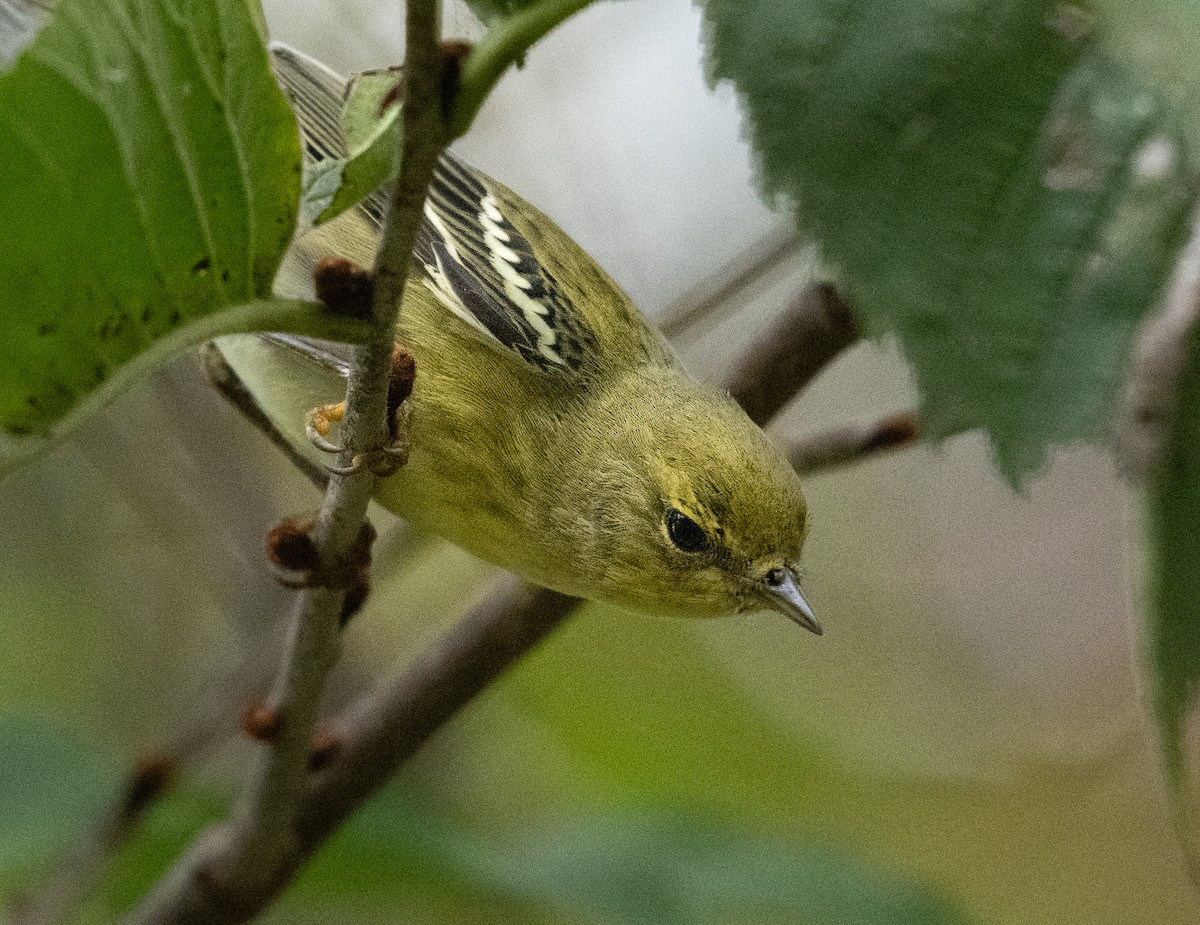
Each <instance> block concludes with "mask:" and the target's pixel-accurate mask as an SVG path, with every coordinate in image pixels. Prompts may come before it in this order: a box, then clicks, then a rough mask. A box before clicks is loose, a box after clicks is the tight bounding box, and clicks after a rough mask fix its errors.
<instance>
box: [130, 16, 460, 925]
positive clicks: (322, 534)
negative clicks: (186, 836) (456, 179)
mask: <svg viewBox="0 0 1200 925" xmlns="http://www.w3.org/2000/svg"><path fill="white" fill-rule="evenodd" d="M439 22H440V10H439V8H438V4H437V2H436V0H409V3H408V4H407V6H406V36H407V39H406V54H405V65H406V67H405V70H406V74H405V77H406V81H405V82H406V88H405V105H404V110H403V119H404V132H403V139H404V140H403V153H402V163H401V171H400V176H399V178H398V180H397V182H396V185H395V188H394V190H393V193H392V200H391V205H390V209H389V211H388V217H387V221H386V223H385V225H384V229H383V233H382V238H381V241H380V248H379V251H378V254H377V256H376V262H375V267H374V272H373V278H374V293H373V300H372V306H371V329H372V330H371V336H370V337H369V339H368V340H367V341H366V342H365V343H364V344H363V345H362V346H360V347H357V348H355V351H354V362H353V364H352V367H351V372H350V380H349V386H348V389H347V397H346V415H345V418H344V420H343V423H342V438H343V441H344V445H345V450H344V451H343V453H342V454H341V455H340V458H339V460H338V462H339V468H342V469H344V470H347V471H346V474H334V475H333V477H332V478H331V479H330V482H329V487H328V489H327V491H326V494H325V500H324V503H323V504H322V506H321V510H320V512H319V513H318V515H317V520H316V524H315V526H314V528H313V533H312V536H313V541H314V543H315V546H316V550H317V561H318V563H319V567H318V571H319V572H320V574H321V575H322V576H324V577H325V580H324V581H322V582H320V583H318V584H316V586H314V587H311V588H309V589H307V590H305V591H304V592H303V593H302V594H301V595H300V599H299V601H298V602H297V608H296V614H295V617H294V620H293V623H292V629H291V632H290V634H289V638H288V644H287V648H286V650H285V652H284V656H283V665H282V670H281V672H280V677H279V680H278V682H277V686H276V690H275V692H274V694H273V696H272V700H271V702H270V705H269V706H270V709H272V710H274V711H275V713H276V716H277V718H278V723H277V726H276V728H275V730H274V732H273V735H272V737H271V741H270V744H269V747H268V748H266V749H264V752H263V754H262V755H261V756H260V761H259V762H258V765H257V767H256V768H255V771H254V773H253V775H252V779H251V783H250V787H249V789H248V791H247V793H246V795H245V797H244V798H243V800H242V801H241V802H240V803H239V804H238V806H237V807H236V808H235V811H234V813H233V814H232V815H231V817H230V819H229V820H228V821H227V822H226V823H225V824H224V825H222V826H219V827H217V828H213V829H210V830H208V831H206V832H204V833H202V834H201V836H200V837H199V838H197V839H196V841H195V842H194V843H193V844H192V846H191V847H190V848H189V850H188V851H187V852H186V853H185V854H184V856H183V857H182V858H181V859H180V860H179V862H178V863H177V864H176V865H175V867H174V868H173V870H172V871H170V872H169V873H168V874H167V876H166V877H164V878H163V879H162V880H161V881H160V882H159V884H157V885H156V887H155V888H154V889H153V890H152V891H151V892H150V894H149V895H148V896H147V897H146V898H145V899H144V900H143V902H142V903H141V905H140V906H139V907H138V908H137V909H135V910H134V912H133V913H132V915H131V916H130V917H129V922H130V923H151V922H153V923H156V925H163V923H185V922H206V923H217V922H235V921H244V920H245V918H247V917H248V916H249V915H251V914H253V911H254V910H257V909H260V908H262V907H263V906H264V905H265V904H266V902H268V901H269V900H270V898H271V897H273V896H274V895H275V894H276V893H277V892H278V890H279V889H280V888H281V887H282V885H283V884H284V883H285V882H286V881H287V878H288V877H289V876H290V874H291V872H292V870H294V867H295V864H294V858H295V856H296V851H297V841H296V834H297V833H296V812H297V807H298V804H299V800H300V797H301V795H302V793H303V791H304V790H305V787H306V782H307V778H308V774H309V758H310V753H311V743H312V735H313V729H314V728H315V725H316V721H317V718H318V714H319V708H320V701H321V696H322V692H323V690H324V686H325V679H326V677H327V676H328V673H329V670H330V669H331V668H332V666H333V663H334V661H335V660H336V657H337V650H338V635H339V624H340V618H341V614H342V609H343V603H344V600H345V597H346V588H345V587H344V586H343V585H342V584H341V583H338V582H334V581H331V580H329V576H332V575H336V574H338V573H344V572H347V571H349V570H351V569H353V568H354V567H355V566H356V564H357V563H356V562H355V561H354V560H355V557H361V556H362V554H363V553H362V544H361V542H360V537H361V536H362V531H363V530H364V527H365V525H366V511H367V504H368V502H369V500H370V497H371V493H372V491H373V490H374V488H375V484H376V481H377V475H376V474H375V472H374V471H373V465H372V464H371V462H372V460H373V459H375V458H377V457H378V455H379V454H380V452H381V451H382V450H383V449H384V448H385V447H386V446H387V445H388V443H389V442H390V435H389V426H388V425H389V422H388V420H387V385H388V373H389V370H390V367H391V362H392V350H393V332H394V330H395V328H396V323H397V317H398V313H399V310H400V305H401V302H402V298H403V293H404V287H405V284H406V282H407V280H408V278H409V269H410V263H411V260H412V253H413V245H414V242H415V240H416V235H417V230H418V228H419V225H420V222H421V217H422V209H423V206H424V203H425V197H426V191H427V189H428V187H429V182H430V180H431V178H432V176H433V170H434V167H435V165H436V163H437V158H438V156H439V155H440V153H441V151H442V149H443V148H444V147H445V139H446V131H445V125H444V119H443V113H442V65H441V51H440V45H439V33H438V29H439Z"/></svg>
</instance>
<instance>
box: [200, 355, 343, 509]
mask: <svg viewBox="0 0 1200 925" xmlns="http://www.w3.org/2000/svg"><path fill="white" fill-rule="evenodd" d="M200 359H201V362H202V363H203V364H204V372H205V374H206V375H207V376H208V381H209V382H210V383H211V384H212V387H213V388H214V389H216V390H217V392H218V393H220V395H221V397H222V398H224V399H225V400H226V401H227V402H229V404H231V405H233V407H234V408H236V409H237V410H238V411H239V412H241V415H242V417H244V418H245V419H246V420H247V421H249V422H250V423H251V424H253V425H254V427H255V428H256V429H257V430H258V432H259V433H261V434H263V436H265V437H266V438H267V439H268V440H270V441H271V443H272V444H273V445H274V446H275V447H276V448H277V449H278V450H279V451H280V452H281V453H283V455H284V456H285V457H286V458H287V460H288V462H290V463H291V464H292V465H293V466H295V467H296V468H297V469H299V470H300V472H302V473H303V474H304V475H305V476H307V477H308V480H309V481H310V482H312V483H313V485H315V486H316V487H317V488H318V489H320V490H321V491H324V490H325V489H326V488H327V487H328V485H329V471H328V470H327V469H324V468H323V467H321V466H319V465H317V464H316V463H315V462H313V461H312V460H311V459H309V458H308V457H307V456H305V455H304V454H303V453H302V452H300V450H298V449H297V448H296V445H295V444H294V443H292V441H291V440H289V439H288V438H287V437H285V436H284V434H283V432H282V431H281V430H280V429H279V428H278V427H276V426H275V425H274V423H272V421H271V418H270V417H269V416H268V415H267V413H266V412H265V411H263V409H262V406H261V405H260V404H259V403H258V399H256V398H255V397H254V395H253V394H252V393H251V392H250V390H249V389H248V388H246V383H244V382H243V381H242V379H241V377H240V376H239V375H238V374H237V373H236V372H234V370H233V367H232V366H230V365H229V362H228V361H227V360H226V359H225V355H224V354H222V353H221V351H220V349H219V348H218V347H217V345H216V343H215V342H213V341H209V342H208V343H207V344H205V345H204V346H203V347H201V348H200Z"/></svg>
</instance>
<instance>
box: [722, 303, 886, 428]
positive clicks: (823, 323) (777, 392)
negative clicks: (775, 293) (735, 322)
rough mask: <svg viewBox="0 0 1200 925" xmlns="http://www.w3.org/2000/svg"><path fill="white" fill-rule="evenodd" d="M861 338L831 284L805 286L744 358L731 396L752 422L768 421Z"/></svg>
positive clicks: (734, 376) (855, 322) (732, 380)
mask: <svg viewBox="0 0 1200 925" xmlns="http://www.w3.org/2000/svg"><path fill="white" fill-rule="evenodd" d="M861 336H862V329H861V328H860V326H859V323H858V319H857V318H856V317H855V315H854V312H853V311H851V309H850V306H849V305H847V304H846V302H845V300H844V299H843V298H842V297H841V295H840V294H839V293H838V291H837V290H836V289H835V288H834V287H833V286H832V285H831V284H829V283H815V284H813V285H811V286H807V287H806V288H805V289H804V290H803V291H802V292H801V293H800V295H799V296H798V297H797V299H796V300H795V301H794V302H793V303H792V304H791V305H789V306H788V308H787V309H786V310H785V311H783V312H781V313H780V315H779V316H778V317H777V318H775V319H774V321H773V322H772V323H771V325H770V326H769V327H768V328H767V330H765V331H764V332H763V333H762V334H761V335H760V336H759V337H758V339H757V340H756V341H755V342H754V343H753V344H751V345H750V347H749V348H748V349H747V350H746V351H745V353H744V354H743V355H742V357H741V359H740V360H739V362H738V363H737V365H736V366H735V367H734V369H733V373H732V375H731V376H730V381H729V383H728V388H729V394H730V395H732V396H733V397H734V399H735V400H736V401H737V402H738V404H740V405H741V406H742V407H743V408H745V409H746V413H747V414H748V415H750V417H751V418H752V419H753V420H755V421H757V422H759V423H762V422H765V421H769V420H770V419H771V418H773V417H774V416H775V415H776V414H777V413H778V412H779V410H780V409H781V408H782V407H783V406H784V405H785V404H787V403H788V402H789V401H790V400H791V399H792V396H794V395H795V394H796V393H797V392H799V391H800V390H801V389H803V388H804V387H805V386H806V385H807V384H808V383H809V382H811V381H812V380H813V379H814V378H815V377H816V375H817V373H819V372H820V371H821V370H822V369H824V368H825V366H826V364H828V363H829V362H830V361H831V360H832V359H833V358H834V357H835V356H837V355H838V354H839V353H841V352H842V351H843V350H845V349H846V348H847V347H849V346H850V345H851V344H853V343H854V342H855V341H857V340H858V339H859V337H861Z"/></svg>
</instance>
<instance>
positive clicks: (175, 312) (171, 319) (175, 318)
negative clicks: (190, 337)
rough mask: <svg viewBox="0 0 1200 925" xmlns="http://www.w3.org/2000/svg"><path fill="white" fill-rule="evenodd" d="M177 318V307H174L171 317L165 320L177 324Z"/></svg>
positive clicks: (178, 316)
mask: <svg viewBox="0 0 1200 925" xmlns="http://www.w3.org/2000/svg"><path fill="white" fill-rule="evenodd" d="M179 318H180V314H179V309H177V308H176V309H172V311H171V317H170V318H168V319H167V320H168V321H170V322H171V324H179Z"/></svg>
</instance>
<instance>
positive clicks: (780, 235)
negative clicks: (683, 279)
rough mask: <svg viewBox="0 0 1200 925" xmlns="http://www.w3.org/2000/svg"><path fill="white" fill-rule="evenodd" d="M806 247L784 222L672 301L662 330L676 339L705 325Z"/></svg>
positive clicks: (661, 322) (659, 324)
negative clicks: (748, 289) (752, 286)
mask: <svg viewBox="0 0 1200 925" xmlns="http://www.w3.org/2000/svg"><path fill="white" fill-rule="evenodd" d="M802 247H804V239H803V238H802V237H801V236H800V234H799V232H797V231H796V229H795V228H794V227H790V226H787V225H782V226H779V227H777V228H774V229H772V230H771V231H769V232H767V233H766V234H765V235H763V236H762V237H761V238H759V239H758V240H757V241H755V242H754V244H752V245H751V246H750V247H748V248H746V249H745V250H743V251H742V252H741V253H739V254H738V255H737V256H736V257H734V258H733V259H732V260H731V261H729V263H727V264H726V265H725V266H723V267H721V268H720V269H719V270H717V271H716V272H715V273H714V274H713V275H712V276H711V277H709V278H708V279H704V280H701V281H700V282H699V283H697V284H696V285H695V286H693V287H692V288H691V289H689V290H688V291H687V292H685V293H684V294H683V295H682V296H680V297H679V298H678V299H676V300H675V301H674V302H672V303H671V305H670V306H668V307H667V309H666V310H665V311H663V313H662V316H661V317H660V318H659V319H658V322H657V325H658V329H659V330H660V331H662V332H663V333H664V334H665V335H667V337H668V338H671V339H675V338H676V337H680V336H682V335H684V334H686V333H687V332H689V331H693V330H695V329H696V328H698V327H701V326H703V325H705V323H706V322H708V321H709V320H710V319H711V316H712V315H714V314H716V313H719V312H720V311H721V309H722V307H723V306H726V305H728V304H730V303H732V302H735V301H739V299H738V297H739V296H741V295H742V293H743V291H744V290H745V289H747V288H748V287H750V286H751V285H753V284H755V283H757V282H759V281H760V280H761V279H762V278H763V277H764V276H766V275H767V274H768V273H769V272H770V271H771V270H772V269H774V268H775V267H777V266H779V265H780V264H781V263H783V262H784V261H785V260H787V258H789V257H791V256H793V255H794V254H795V253H796V252H797V251H799V250H800V249H801V248H802ZM740 301H745V300H744V299H742V300H740Z"/></svg>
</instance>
